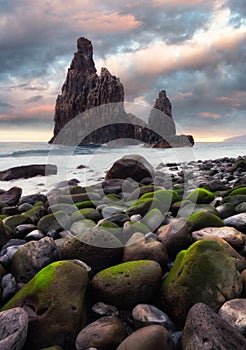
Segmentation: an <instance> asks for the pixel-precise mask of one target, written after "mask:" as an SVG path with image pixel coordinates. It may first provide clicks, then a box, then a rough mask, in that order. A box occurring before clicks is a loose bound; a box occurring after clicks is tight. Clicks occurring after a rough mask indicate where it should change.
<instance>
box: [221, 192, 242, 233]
mask: <svg viewBox="0 0 246 350" xmlns="http://www.w3.org/2000/svg"><path fill="white" fill-rule="evenodd" d="M245 197H246V196H245ZM224 223H225V224H226V225H227V226H232V227H235V228H236V229H237V230H238V231H240V232H242V233H244V234H246V213H240V214H236V215H233V216H230V217H229V218H226V219H225V220H224Z"/></svg>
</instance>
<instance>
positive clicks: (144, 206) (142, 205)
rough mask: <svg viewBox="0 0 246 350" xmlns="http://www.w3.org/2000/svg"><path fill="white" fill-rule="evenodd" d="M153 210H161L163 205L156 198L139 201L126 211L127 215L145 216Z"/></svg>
mask: <svg viewBox="0 0 246 350" xmlns="http://www.w3.org/2000/svg"><path fill="white" fill-rule="evenodd" d="M153 208H157V209H161V203H160V201H159V200H158V199H156V198H144V199H138V200H137V201H136V202H135V204H134V205H133V206H131V207H130V208H129V209H127V210H126V215H128V216H132V215H135V214H140V215H141V216H144V215H146V214H147V212H148V211H149V210H151V209H153Z"/></svg>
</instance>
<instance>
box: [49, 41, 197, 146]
mask: <svg viewBox="0 0 246 350" xmlns="http://www.w3.org/2000/svg"><path fill="white" fill-rule="evenodd" d="M77 49H78V50H77V52H76V53H75V54H74V58H73V60H72V63H71V65H70V68H69V69H68V73H67V77H66V80H65V83H64V84H63V87H62V94H61V95H59V96H58V97H57V100H56V107H55V117H54V121H55V128H54V136H53V137H52V139H51V140H50V143H56V144H66V145H78V144H91V143H94V144H103V143H108V142H111V141H114V140H116V144H119V142H120V144H129V143H133V144H136V143H139V141H142V142H144V143H147V144H157V143H158V147H161V148H167V147H168V148H169V147H180V146H192V145H193V143H194V142H193V139H192V138H187V137H186V136H185V135H180V137H178V138H177V139H176V132H175V124H174V121H173V119H172V112H171V103H170V101H169V99H168V98H167V96H166V92H165V91H164V90H162V91H161V92H160V94H159V98H157V100H156V103H155V106H154V108H153V109H152V111H151V115H150V118H149V125H148V124H147V123H146V122H144V121H143V120H142V118H138V117H136V116H134V115H133V114H130V113H129V114H128V113H126V111H125V108H124V87H123V85H122V83H121V82H120V80H119V78H117V77H115V76H114V75H111V74H110V72H109V71H108V70H107V68H105V67H103V68H102V69H101V74H100V75H98V74H97V71H96V68H95V63H94V60H93V48H92V44H91V42H90V41H89V40H87V39H86V38H79V39H78V40H77ZM145 117H146V120H147V118H148V116H147V115H146V116H145ZM166 136H168V137H170V136H171V137H172V139H170V140H169V141H165V140H164V139H163V137H164V138H165V137H166ZM119 140H120V141H119ZM191 141H192V142H191ZM170 144H171V146H170Z"/></svg>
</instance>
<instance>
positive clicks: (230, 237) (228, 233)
mask: <svg viewBox="0 0 246 350" xmlns="http://www.w3.org/2000/svg"><path fill="white" fill-rule="evenodd" d="M206 236H217V237H220V238H222V239H224V240H225V241H226V242H227V243H229V244H230V245H231V246H233V247H234V248H235V249H238V250H240V249H241V248H242V247H243V246H244V243H245V235H244V234H242V233H241V232H239V231H238V230H236V229H235V228H234V227H228V226H224V227H204V228H202V229H201V230H199V231H193V232H192V238H193V239H194V240H195V241H196V240H198V239H201V238H202V237H206Z"/></svg>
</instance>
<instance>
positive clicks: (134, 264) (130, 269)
mask: <svg viewBox="0 0 246 350" xmlns="http://www.w3.org/2000/svg"><path fill="white" fill-rule="evenodd" d="M152 264H153V261H152V260H136V261H127V262H125V263H121V264H119V265H115V266H112V267H109V268H107V269H105V270H102V271H100V272H98V274H97V275H96V276H97V277H99V278H100V277H101V278H103V279H104V280H111V279H114V278H117V279H118V278H122V275H128V274H129V275H131V276H136V275H138V274H140V273H143V271H144V269H145V268H146V267H148V266H149V265H152Z"/></svg>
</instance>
